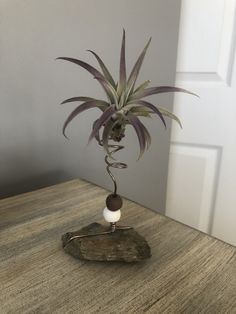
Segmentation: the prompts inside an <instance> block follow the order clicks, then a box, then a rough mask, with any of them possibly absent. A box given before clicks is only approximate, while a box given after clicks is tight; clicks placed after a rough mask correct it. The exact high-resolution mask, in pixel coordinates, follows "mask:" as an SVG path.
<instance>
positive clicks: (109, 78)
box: [88, 50, 116, 88]
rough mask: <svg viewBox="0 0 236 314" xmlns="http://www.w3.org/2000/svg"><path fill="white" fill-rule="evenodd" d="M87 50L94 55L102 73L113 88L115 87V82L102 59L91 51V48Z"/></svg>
mask: <svg viewBox="0 0 236 314" xmlns="http://www.w3.org/2000/svg"><path fill="white" fill-rule="evenodd" d="M88 51H89V52H91V53H92V54H93V55H94V57H95V58H96V59H97V61H98V63H99V65H100V67H101V70H102V73H103V74H104V76H105V78H106V79H107V80H108V82H109V83H110V84H111V85H112V86H113V87H114V88H115V87H116V83H115V81H114V79H113V77H112V75H111V73H110V72H109V70H108V68H107V67H106V65H105V63H104V62H103V61H102V59H101V58H100V57H99V56H98V55H97V54H96V52H94V51H92V50H88Z"/></svg>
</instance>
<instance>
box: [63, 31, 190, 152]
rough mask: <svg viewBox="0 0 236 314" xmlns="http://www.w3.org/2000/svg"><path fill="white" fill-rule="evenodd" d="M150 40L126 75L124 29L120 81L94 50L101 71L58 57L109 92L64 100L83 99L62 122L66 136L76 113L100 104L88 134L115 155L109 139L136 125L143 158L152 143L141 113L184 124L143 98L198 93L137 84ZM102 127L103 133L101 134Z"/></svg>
mask: <svg viewBox="0 0 236 314" xmlns="http://www.w3.org/2000/svg"><path fill="white" fill-rule="evenodd" d="M150 42H151V38H150V39H149V41H148V43H147V44H146V46H145V47H144V49H143V51H142V52H141V54H140V56H139V57H138V59H137V61H136V63H135V64H134V67H133V69H132V71H131V73H130V75H129V76H128V77H127V74H126V61H125V31H123V38H122V44H121V53H120V73H119V80H118V82H115V80H114V78H113V77H112V75H111V74H110V72H109V70H108V68H107V67H106V65H105V64H104V62H103V61H102V60H101V58H100V57H99V56H98V55H97V54H96V53H95V52H94V51H92V50H89V52H90V53H92V54H93V56H94V57H95V58H96V60H97V62H98V64H99V66H100V68H101V71H99V70H97V69H96V68H94V67H93V66H91V65H90V64H88V63H86V62H84V61H81V60H78V59H74V58H68V57H59V58H57V59H60V60H65V61H69V62H72V63H75V64H77V65H79V66H80V67H82V68H84V69H85V70H87V71H88V72H89V73H91V74H92V75H93V77H94V78H95V79H96V80H97V81H98V82H99V83H100V85H101V86H102V88H103V89H104V91H105V93H106V96H107V100H100V99H95V98H91V97H85V96H78V97H72V98H69V99H66V100H64V101H63V102H62V104H66V103H70V102H83V103H82V104H80V105H79V106H78V107H76V108H75V109H74V110H73V111H72V112H71V114H70V115H69V116H68V118H67V120H66V121H65V123H64V126H63V134H64V136H66V134H65V130H66V127H67V126H68V124H69V123H70V122H71V121H72V120H73V119H74V118H75V117H76V116H78V115H79V114H80V113H82V112H83V111H85V110H88V109H91V108H98V109H100V110H101V111H102V114H101V115H100V117H99V118H98V119H97V120H96V121H94V123H93V129H92V132H91V134H90V136H89V142H90V141H91V140H92V139H93V138H96V139H97V140H98V142H99V143H100V144H101V145H102V146H103V148H104V150H105V152H106V153H107V154H108V156H109V157H111V158H113V157H112V156H111V152H110V150H109V147H110V146H109V144H108V142H109V140H113V141H115V142H119V141H121V139H122V138H123V137H124V136H125V131H126V126H127V125H131V126H132V127H133V128H134V130H135V132H136V134H137V137H138V141H139V146H140V154H139V158H140V157H141V156H142V154H143V152H144V151H145V149H148V148H149V146H150V144H151V136H150V134H149V132H148V130H147V128H146V127H145V126H144V124H143V123H142V122H141V121H140V119H139V117H148V118H150V117H151V116H152V115H153V114H156V115H157V116H158V117H159V118H160V120H161V122H162V123H163V125H164V126H165V127H166V121H165V117H168V118H171V119H174V120H175V121H176V122H177V123H178V124H179V125H180V127H182V126H181V122H180V120H179V118H178V117H177V116H176V115H174V114H173V113H171V112H169V111H168V110H166V109H165V108H161V107H157V106H156V105H154V104H153V103H150V102H148V101H146V100H144V99H143V98H146V97H148V96H151V95H155V94H161V93H169V92H183V93H188V94H192V95H195V94H194V93H192V92H189V91H187V90H185V89H182V88H178V87H172V86H157V87H148V85H149V83H150V81H149V80H148V81H145V82H143V83H142V84H141V85H139V86H137V87H136V81H137V78H138V75H139V72H140V68H141V66H142V63H143V60H144V57H145V54H146V51H147V49H148V47H149V44H150ZM101 131H102V133H101V138H100V132H101ZM66 137H67V136H66Z"/></svg>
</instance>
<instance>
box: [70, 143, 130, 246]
mask: <svg viewBox="0 0 236 314" xmlns="http://www.w3.org/2000/svg"><path fill="white" fill-rule="evenodd" d="M96 139H97V141H98V144H99V145H100V146H103V143H102V141H101V140H100V139H99V138H98V137H97V138H96ZM108 146H109V148H111V149H112V150H111V151H110V155H106V156H105V163H106V164H107V167H106V170H107V173H108V174H109V176H110V178H111V180H112V182H113V185H114V190H113V195H114V196H116V195H117V182H116V178H115V176H114V174H113V173H112V172H111V170H110V168H116V169H126V168H127V167H128V165H127V164H126V163H123V162H120V161H109V159H112V155H113V154H115V153H117V152H118V151H120V150H122V149H124V146H122V145H118V144H109V145H108ZM129 229H133V228H132V227H130V226H117V224H116V222H111V223H110V227H109V229H108V230H107V231H104V232H99V233H91V234H89V233H88V234H78V235H73V236H71V237H70V238H69V239H68V240H67V242H66V244H65V246H66V245H67V244H68V243H70V242H71V241H73V240H75V239H80V238H85V237H94V236H100V235H106V234H112V233H114V232H115V231H116V230H129Z"/></svg>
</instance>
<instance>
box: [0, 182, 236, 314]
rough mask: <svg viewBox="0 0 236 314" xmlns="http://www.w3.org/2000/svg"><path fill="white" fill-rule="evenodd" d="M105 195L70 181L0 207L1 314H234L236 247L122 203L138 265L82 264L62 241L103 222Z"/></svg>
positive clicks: (100, 190) (135, 206)
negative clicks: (143, 247)
mask: <svg viewBox="0 0 236 314" xmlns="http://www.w3.org/2000/svg"><path fill="white" fill-rule="evenodd" d="M106 195H107V192H106V191H105V190H104V189H102V188H99V187H97V186H94V185H92V184H90V183H88V182H84V181H81V180H73V181H70V182H67V183H63V184H59V185H56V186H52V187H49V188H45V189H41V190H38V191H35V192H31V193H26V194H23V195H20V196H16V197H12V198H8V199H5V200H1V201H0V288H1V289H0V313H1V314H5V313H9V314H10V313H13V314H15V313H20V314H22V313H30V314H32V313H63V314H65V313H79V314H88V313H105V314H106V313H115V314H120V313H126V314H127V313H168V314H169V313H175V314H176V313H190V314H192V313H212V314H219V313H224V314H225V313H236V249H235V248H234V247H232V246H230V245H228V244H226V243H223V242H221V241H219V240H216V239H214V238H212V237H210V236H207V235H205V234H203V233H201V232H199V231H196V230H193V229H191V228H189V227H187V226H184V225H182V224H180V223H177V222H175V221H173V220H171V219H169V218H166V217H164V216H162V215H159V214H157V213H154V212H152V211H151V210H148V209H145V208H143V207H141V206H139V205H137V204H135V203H133V202H130V201H127V200H125V202H124V207H123V216H122V219H121V223H123V224H130V225H132V226H135V228H136V229H137V230H138V231H139V232H140V234H142V235H143V236H145V237H146V239H147V240H148V242H149V244H150V246H151V248H152V258H151V259H149V260H146V261H145V262H142V263H136V264H135V263H134V264H123V263H99V262H86V261H79V260H76V259H74V258H73V257H71V256H70V255H67V254H65V253H64V251H63V249H62V247H61V239H60V238H61V235H62V234H63V233H65V232H67V231H71V230H76V229H79V228H81V227H82V226H85V225H87V224H89V223H91V222H93V221H98V222H102V221H103V219H102V209H103V207H104V200H105V197H106Z"/></svg>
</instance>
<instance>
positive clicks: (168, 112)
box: [158, 107, 183, 129]
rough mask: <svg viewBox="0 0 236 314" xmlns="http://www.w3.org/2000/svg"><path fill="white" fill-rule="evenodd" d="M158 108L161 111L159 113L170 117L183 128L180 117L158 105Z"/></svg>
mask: <svg viewBox="0 0 236 314" xmlns="http://www.w3.org/2000/svg"><path fill="white" fill-rule="evenodd" d="M158 109H159V111H160V112H161V114H162V115H163V116H166V117H168V118H171V119H173V120H175V121H176V122H177V123H178V124H179V126H180V127H181V129H182V128H183V127H182V124H181V121H180V119H179V118H178V117H177V116H176V115H174V114H173V113H172V112H170V111H168V110H166V109H164V108H161V107H158Z"/></svg>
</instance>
